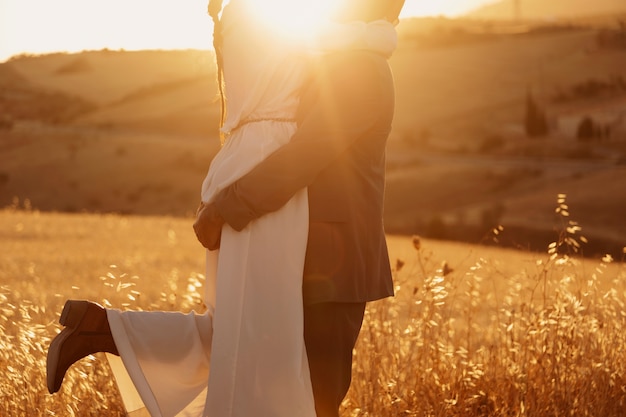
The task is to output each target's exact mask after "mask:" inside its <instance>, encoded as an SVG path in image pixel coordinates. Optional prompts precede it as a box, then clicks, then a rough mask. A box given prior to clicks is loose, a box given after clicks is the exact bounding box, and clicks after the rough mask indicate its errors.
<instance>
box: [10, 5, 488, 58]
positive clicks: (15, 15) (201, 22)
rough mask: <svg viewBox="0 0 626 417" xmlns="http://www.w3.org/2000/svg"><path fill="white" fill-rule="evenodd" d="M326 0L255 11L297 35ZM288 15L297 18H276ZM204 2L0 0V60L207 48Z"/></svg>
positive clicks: (454, 11) (434, 8)
mask: <svg viewBox="0 0 626 417" xmlns="http://www.w3.org/2000/svg"><path fill="white" fill-rule="evenodd" d="M489 2H490V1H489V0H439V1H436V2H434V1H426V0H407V1H406V4H405V7H404V10H403V13H402V17H409V16H427V15H446V16H455V15H458V14H460V13H463V12H466V11H468V10H470V9H472V8H473V7H477V6H479V5H480V4H484V3H489ZM332 3H333V2H332V1H331V0H316V1H306V2H305V1H302V2H301V1H289V0H258V2H256V3H255V4H258V5H259V13H261V14H263V15H264V16H265V17H266V18H267V19H268V21H271V19H274V23H275V24H276V27H282V28H283V29H284V30H285V31H286V32H287V33H290V34H291V35H293V36H301V35H303V34H306V33H307V32H309V31H310V30H311V28H312V27H313V26H314V25H316V24H317V22H318V21H319V19H320V18H321V16H322V15H323V14H324V13H327V12H328V9H329V7H330V5H331V4H332ZM296 5H297V7H298V8H299V10H301V12H300V11H298V13H290V14H293V15H298V16H301V17H302V18H300V19H289V20H287V19H282V18H281V14H283V15H284V14H285V11H286V12H289V9H290V8H294V7H295V6H296ZM206 6H207V0H185V1H181V2H176V1H174V0H132V1H128V0H109V1H106V2H103V1H96V0H55V1H50V0H0V62H2V61H4V60H6V59H8V58H9V57H10V56H12V55H17V54H21V53H48V52H56V51H69V52H77V51H81V50H93V49H103V48H109V49H128V50H136V49H187V48H195V49H207V48H210V45H211V32H212V27H211V22H210V19H209V18H208V16H207V14H206Z"/></svg>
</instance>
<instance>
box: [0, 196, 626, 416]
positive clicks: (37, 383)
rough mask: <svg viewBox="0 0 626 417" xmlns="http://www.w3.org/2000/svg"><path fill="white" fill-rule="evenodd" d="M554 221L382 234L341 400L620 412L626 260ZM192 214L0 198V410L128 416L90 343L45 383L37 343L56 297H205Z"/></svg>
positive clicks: (402, 408)
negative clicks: (530, 235) (541, 235)
mask: <svg viewBox="0 0 626 417" xmlns="http://www.w3.org/2000/svg"><path fill="white" fill-rule="evenodd" d="M561 204H565V203H564V202H562V203H561ZM562 214H563V213H562ZM562 220H563V226H562V227H563V229H562V234H561V235H560V237H559V236H555V240H554V245H551V247H550V249H548V248H546V251H545V253H531V252H519V251H513V250H507V249H502V248H496V247H478V246H471V245H466V244H462V243H451V242H441V241H435V240H429V239H419V238H417V237H414V238H409V237H401V236H389V237H388V241H389V246H390V252H391V258H392V262H393V265H394V274H395V281H396V288H397V295H396V297H395V298H393V299H389V300H385V301H382V302H376V303H372V304H370V306H369V308H368V311H367V314H366V321H365V324H364V328H363V331H362V333H361V337H360V340H359V343H358V346H357V350H356V357H355V365H354V381H353V385H352V388H351V391H350V393H349V395H348V398H347V399H346V401H345V403H344V409H343V413H342V415H343V416H346V417H347V416H376V417H387V416H389V417H391V416H394V417H395V416H405V415H414V416H549V415H550V416H566V415H571V416H584V415H586V416H602V417H606V416H621V415H623V410H624V408H625V407H626V358H625V356H624V350H623V347H624V344H625V342H626V331H625V330H626V306H625V304H624V303H625V300H626V266H625V265H624V264H623V263H622V262H620V261H623V259H621V260H613V259H612V258H611V257H609V256H606V257H604V258H603V259H602V260H590V259H578V258H576V257H575V256H574V255H575V253H576V248H577V246H578V245H579V244H580V245H584V242H583V241H584V238H583V237H582V235H581V232H580V230H578V228H577V227H576V226H575V225H573V224H570V222H569V220H568V218H567V216H564V215H562ZM191 223H192V219H191V218H174V217H148V216H143V217H140V216H120V215H98V214H62V213H42V212H38V211H35V210H31V209H28V206H27V207H26V208H23V206H22V205H21V207H20V208H18V207H12V208H6V209H4V210H2V211H0V231H1V232H0V247H2V257H0V308H1V310H0V330H1V339H0V369H2V378H0V415H2V416H53V415H56V416H73V415H75V416H123V415H124V410H123V406H122V404H121V399H120V397H119V394H118V392H117V388H116V386H115V384H114V382H113V381H112V375H111V373H110V371H109V368H108V365H107V364H106V361H104V360H103V359H104V357H103V356H100V355H101V354H97V355H95V356H91V357H88V358H86V359H83V360H82V361H80V362H79V363H78V364H77V365H75V366H74V367H73V368H71V369H70V371H69V372H68V374H67V376H66V379H65V382H64V385H63V388H62V390H61V391H60V392H59V393H57V394H55V395H49V394H48V392H47V389H46V385H45V356H46V352H47V347H48V344H49V342H50V340H51V338H52V337H54V335H55V334H56V333H57V332H58V331H60V326H59V324H58V323H57V320H58V316H59V313H60V311H61V308H62V306H63V303H64V301H65V299H67V298H84V299H91V300H95V301H99V302H100V303H103V304H104V305H106V306H110V307H113V308H121V309H126V308H130V309H144V310H155V309H156V310H183V311H189V310H191V309H196V311H201V310H202V301H201V294H202V282H203V275H202V271H203V263H204V252H203V249H202V248H201V247H200V246H199V244H198V243H197V242H196V241H195V236H194V235H193V231H192V229H191ZM497 233H498V232H495V231H494V237H497ZM625 250H626V248H625ZM568 253H569V254H570V255H572V256H570V255H568Z"/></svg>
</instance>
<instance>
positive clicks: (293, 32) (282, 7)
mask: <svg viewBox="0 0 626 417" xmlns="http://www.w3.org/2000/svg"><path fill="white" fill-rule="evenodd" d="M249 3H250V7H253V8H254V13H255V14H256V15H257V16H259V20H261V21H263V22H265V23H266V24H267V25H269V26H270V27H272V28H274V30H276V31H278V32H279V33H281V34H284V35H289V36H290V37H292V38H293V39H295V40H304V39H308V38H310V37H311V36H314V34H315V32H316V31H318V30H319V29H320V27H321V26H322V25H323V24H324V23H325V22H326V21H327V20H328V19H329V17H330V15H331V14H332V10H333V8H334V6H335V2H334V1H333V0H315V1H310V0H306V1H304V0H264V1H262V2H261V1H250V2H249Z"/></svg>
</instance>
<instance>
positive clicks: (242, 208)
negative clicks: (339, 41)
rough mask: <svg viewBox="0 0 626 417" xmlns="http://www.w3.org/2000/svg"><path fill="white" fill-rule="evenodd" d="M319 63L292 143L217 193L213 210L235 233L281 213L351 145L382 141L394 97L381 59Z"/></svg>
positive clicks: (353, 56)
mask: <svg viewBox="0 0 626 417" xmlns="http://www.w3.org/2000/svg"><path fill="white" fill-rule="evenodd" d="M323 61H324V62H323V63H322V64H320V68H318V71H319V72H318V74H317V77H316V80H317V81H316V83H315V84H314V85H313V86H312V87H310V88H309V90H311V91H309V92H308V93H307V94H305V96H304V97H303V103H302V109H303V111H304V112H305V114H304V117H301V124H300V126H299V129H298V131H297V132H296V133H295V135H294V137H293V138H292V140H291V141H290V142H289V143H288V144H286V145H285V146H283V147H282V148H280V149H278V150H277V151H276V152H274V153H273V154H272V155H270V156H269V157H268V158H267V159H265V160H264V161H262V162H261V163H260V164H259V165H258V166H256V167H255V168H254V169H253V170H252V171H251V172H249V173H248V174H246V175H245V176H243V177H242V178H241V179H239V180H238V181H236V182H235V183H234V184H232V185H231V186H230V187H228V188H227V189H225V190H223V191H222V192H221V193H220V194H218V196H217V198H216V200H215V205H216V208H217V210H218V212H219V213H220V214H221V216H222V217H223V218H224V219H225V221H226V223H228V224H229V225H230V226H231V227H233V228H234V229H236V230H241V229H243V228H244V227H245V226H246V225H247V224H248V223H249V222H250V221H251V220H253V219H255V218H258V217H261V216H263V215H264V214H266V213H269V212H272V211H275V210H278V209H279V208H281V207H282V206H283V205H284V204H285V203H286V202H287V201H289V199H290V198H291V197H292V196H293V195H294V194H295V193H296V192H298V191H299V190H301V189H302V188H304V187H307V186H308V185H310V184H311V183H312V182H313V181H314V180H315V178H316V176H317V175H318V174H319V173H320V172H322V171H323V170H324V169H326V168H327V167H328V166H329V165H330V164H331V163H332V162H334V161H335V160H337V158H340V157H341V156H342V155H343V154H344V153H345V152H346V151H347V150H348V149H349V148H350V147H351V146H353V145H355V146H364V145H365V143H363V141H368V140H385V139H386V138H387V135H388V134H389V130H390V128H391V119H392V117H393V105H394V96H393V82H392V78H391V74H390V70H389V67H388V64H387V62H386V60H385V59H384V58H383V57H380V56H378V55H376V54H371V53H366V52H348V53H342V54H341V55H340V54H336V55H335V56H332V57H326V58H324V60H323ZM381 138H382V139H381Z"/></svg>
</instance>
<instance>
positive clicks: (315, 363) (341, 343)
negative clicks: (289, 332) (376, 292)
mask: <svg viewBox="0 0 626 417" xmlns="http://www.w3.org/2000/svg"><path fill="white" fill-rule="evenodd" d="M364 314H365V303H335V302H330V303H316V304H310V305H305V306H304V341H305V345H306V351H307V356H308V360H309V369H310V372H311V382H312V385H313V397H314V399H315V411H316V413H317V417H339V407H340V406H341V403H342V401H343V399H344V398H345V396H346V394H347V392H348V389H349V388H350V382H351V380H352V350H353V349H354V345H355V344H356V341H357V338H358V336H359V332H360V330H361V325H362V323H363V316H364Z"/></svg>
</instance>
